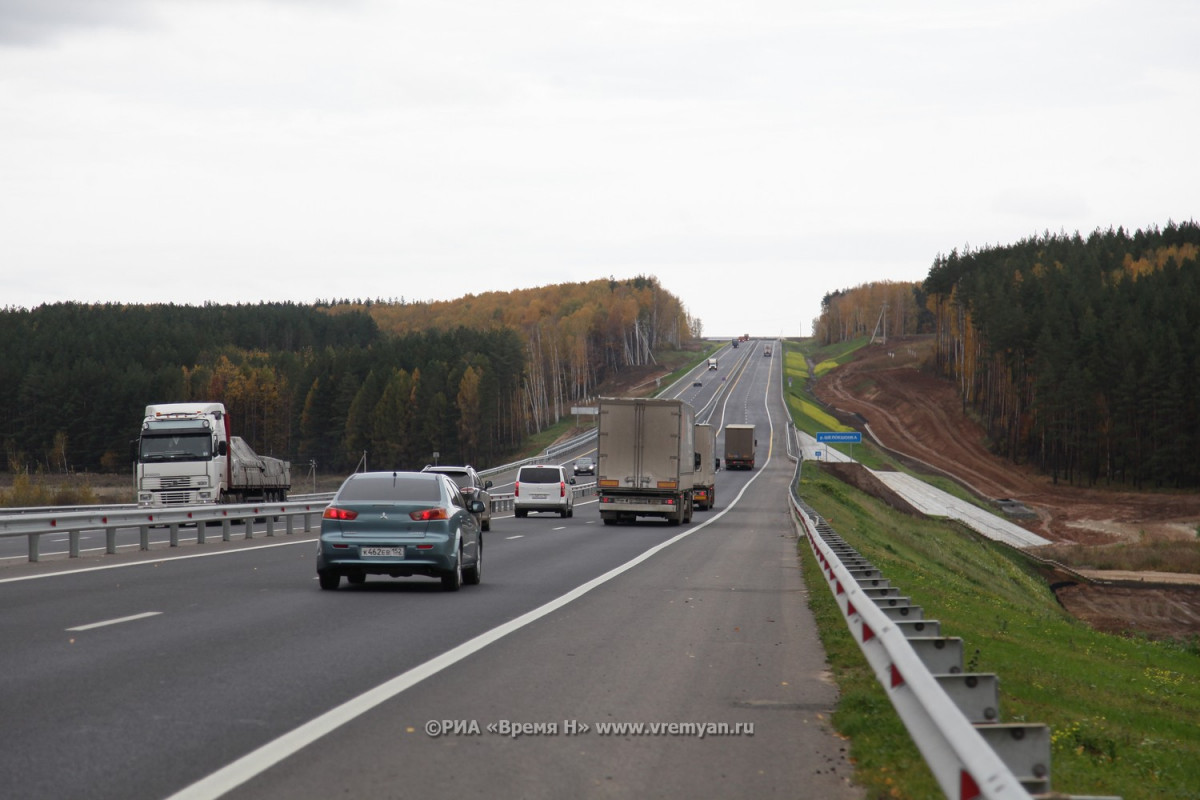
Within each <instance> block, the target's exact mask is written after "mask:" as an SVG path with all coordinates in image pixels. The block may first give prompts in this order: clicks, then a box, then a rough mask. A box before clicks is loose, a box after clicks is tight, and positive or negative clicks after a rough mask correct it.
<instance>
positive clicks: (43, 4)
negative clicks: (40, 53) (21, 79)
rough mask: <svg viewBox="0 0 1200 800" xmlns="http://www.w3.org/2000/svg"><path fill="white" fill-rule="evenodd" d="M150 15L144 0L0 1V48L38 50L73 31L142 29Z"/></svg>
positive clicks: (147, 3)
mask: <svg viewBox="0 0 1200 800" xmlns="http://www.w3.org/2000/svg"><path fill="white" fill-rule="evenodd" d="M153 14H154V12H153V11H152V10H151V5H150V3H149V2H147V0H103V2H95V0H0V46H27V47H28V46H38V45H43V44H48V43H51V42H53V41H55V40H57V39H58V38H59V37H61V36H63V35H65V34H68V33H72V32H76V31H84V30H94V29H97V28H128V27H141V26H143V25H145V24H147V23H148V22H149V21H150V20H151V19H152V18H153Z"/></svg>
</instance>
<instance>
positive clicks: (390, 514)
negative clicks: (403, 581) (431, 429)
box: [317, 472, 484, 592]
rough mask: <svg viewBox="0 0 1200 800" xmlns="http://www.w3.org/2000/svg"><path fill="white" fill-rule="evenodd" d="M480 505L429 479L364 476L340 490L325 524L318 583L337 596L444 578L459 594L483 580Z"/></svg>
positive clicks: (439, 478)
mask: <svg viewBox="0 0 1200 800" xmlns="http://www.w3.org/2000/svg"><path fill="white" fill-rule="evenodd" d="M483 510H484V509H483V503H482V502H480V501H479V500H467V499H465V498H464V497H463V495H462V492H460V491H459V489H458V486H456V485H455V483H454V481H452V480H450V479H449V478H447V477H446V476H445V475H441V474H438V473H432V472H360V473H355V474H353V475H351V476H350V477H349V478H347V479H346V481H345V483H343V484H342V486H341V488H340V489H338V491H337V494H336V495H334V497H333V501H332V502H331V503H330V504H329V507H328V508H326V509H325V514H324V516H323V517H322V519H321V549H320V550H319V551H318V553H317V578H318V579H319V581H320V584H321V588H322V589H328V590H332V589H336V588H338V585H339V584H340V583H341V580H342V576H343V575H344V576H346V579H347V580H348V581H349V582H350V583H351V585H359V584H362V583H364V582H365V581H366V579H367V576H368V575H390V576H391V577H393V578H401V577H410V576H412V575H424V576H427V577H433V578H439V579H440V580H441V582H442V588H443V589H445V590H447V591H451V592H454V591H458V589H459V588H460V587H461V586H462V585H463V584H464V583H469V584H476V583H479V581H480V579H481V578H482V576H483V534H482V533H481V532H480V529H479V521H478V517H479V515H480V514H481V513H482V512H483Z"/></svg>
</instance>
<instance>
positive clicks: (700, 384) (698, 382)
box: [692, 381, 704, 386]
mask: <svg viewBox="0 0 1200 800" xmlns="http://www.w3.org/2000/svg"><path fill="white" fill-rule="evenodd" d="M703 385H704V381H696V382H695V383H693V384H692V386H703Z"/></svg>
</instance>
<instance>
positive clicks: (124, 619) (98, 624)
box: [67, 611, 163, 631]
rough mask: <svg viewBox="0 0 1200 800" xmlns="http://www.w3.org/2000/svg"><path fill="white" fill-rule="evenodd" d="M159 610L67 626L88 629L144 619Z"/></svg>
mask: <svg viewBox="0 0 1200 800" xmlns="http://www.w3.org/2000/svg"><path fill="white" fill-rule="evenodd" d="M161 613H163V612H161V611H147V612H146V613H144V614H133V615H131V616H128V617H118V618H117V619H106V620H104V621H103V622H92V623H89V624H87V625H77V626H75V627H74V628H67V630H69V631H90V630H91V629H92V628H103V627H104V626H106V625H120V624H121V623H122V622H133V621H134V620H135V619H145V618H146V617H157V616H158V615H159V614H161Z"/></svg>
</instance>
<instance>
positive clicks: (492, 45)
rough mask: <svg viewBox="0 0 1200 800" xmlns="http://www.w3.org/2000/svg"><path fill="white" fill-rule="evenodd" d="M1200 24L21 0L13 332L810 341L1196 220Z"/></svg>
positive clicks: (699, 0)
mask: <svg viewBox="0 0 1200 800" xmlns="http://www.w3.org/2000/svg"><path fill="white" fill-rule="evenodd" d="M1198 33H1200V3H1196V2H1194V0H1180V1H1179V2H1158V1H1157V0H1139V1H1138V2H1132V1H1130V2H1070V1H1069V0H1030V1H1029V2H1026V1H1025V0H1017V1H1015V2H1014V1H1006V2H969V3H968V2H958V1H957V0H946V1H945V2H938V1H934V0H920V1H918V2H901V1H900V0H878V2H847V1H846V0H830V1H829V2H809V1H808V0H604V1H603V2H596V1H594V0H593V1H592V2H572V0H394V1H392V2H388V1H387V0H0V307H25V308H33V307H35V306H38V305H41V304H43V303H53V302H58V301H64V300H75V301H82V302H109V301H112V302H127V303H144V302H174V303H191V304H202V303H204V302H209V301H211V302H218V303H227V302H229V303H233V302H248V303H257V302H259V301H275V300H292V301H296V302H300V303H310V302H313V301H315V300H318V299H322V300H325V299H335V298H364V299H365V298H382V299H399V298H405V299H408V300H429V299H448V298H453V297H459V296H462V295H464V294H468V293H481V292H485V291H492V290H508V289H512V288H519V287H529V286H541V285H546V284H552V283H563V282H571V281H586V280H593V279H596V278H604V277H609V276H613V277H617V278H630V277H634V276H637V275H654V276H657V277H658V279H659V280H660V282H661V283H662V285H663V286H664V287H666V288H667V289H669V290H670V291H671V292H673V293H674V294H675V295H677V296H678V297H679V298H680V299H681V300H682V301H683V302H684V304H685V305H686V306H687V308H688V310H689V311H690V313H691V314H692V315H693V316H695V317H698V318H699V319H700V320H701V321H702V322H703V325H704V332H705V334H706V335H712V336H731V335H734V334H738V333H744V332H750V333H752V334H756V335H760V334H761V335H779V334H784V335H808V334H809V333H810V332H811V323H812V321H813V319H814V318H815V317H816V316H817V314H818V313H819V310H820V302H821V298H822V297H823V296H824V295H825V294H826V293H828V292H832V291H836V290H839V289H846V288H850V287H853V286H857V285H859V284H862V283H866V282H870V281H877V280H903V281H919V280H922V279H924V277H925V276H926V274H927V273H928V270H929V267H930V264H931V263H932V261H933V259H934V258H935V257H936V256H937V255H938V254H939V253H948V252H950V251H951V250H952V249H954V248H959V249H961V248H963V247H971V248H978V247H982V246H985V245H990V244H1007V243H1010V242H1015V241H1017V240H1019V239H1022V238H1025V237H1028V236H1031V235H1034V234H1037V233H1041V232H1043V231H1047V230H1049V231H1050V232H1052V233H1057V232H1060V231H1066V232H1068V233H1073V232H1075V231H1080V232H1081V233H1084V234H1086V233H1088V232H1090V231H1092V230H1095V229H1096V228H1108V227H1109V226H1113V227H1116V226H1121V225H1123V226H1125V227H1126V228H1129V229H1136V228H1146V227H1150V226H1154V225H1157V226H1160V227H1161V226H1163V225H1165V224H1166V223H1167V222H1168V220H1171V219H1174V220H1176V221H1185V220H1188V219H1194V218H1196V217H1197V198H1198V193H1200V180H1198V178H1200V158H1198V157H1197V147H1196V136H1197V133H1196V132H1197V131H1198V130H1200V44H1197V34H1198Z"/></svg>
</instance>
